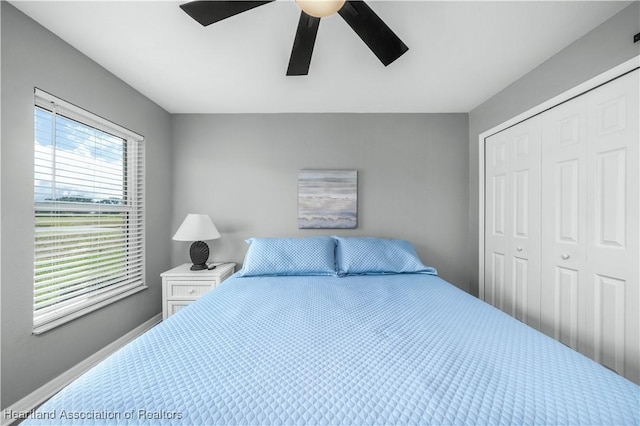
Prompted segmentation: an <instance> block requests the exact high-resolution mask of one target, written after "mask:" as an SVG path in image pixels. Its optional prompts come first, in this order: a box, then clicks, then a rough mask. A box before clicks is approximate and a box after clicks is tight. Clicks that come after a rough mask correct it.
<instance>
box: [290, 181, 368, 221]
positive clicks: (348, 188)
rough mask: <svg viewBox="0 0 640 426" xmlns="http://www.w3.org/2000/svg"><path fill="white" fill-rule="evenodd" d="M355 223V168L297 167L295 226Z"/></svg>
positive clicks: (356, 191) (356, 203)
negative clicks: (296, 215)
mask: <svg viewBox="0 0 640 426" xmlns="http://www.w3.org/2000/svg"><path fill="white" fill-rule="evenodd" d="M357 226H358V172H357V171H356V170H300V172H299V175H298V228H299V229H334V228H340V229H353V228H356V227H357Z"/></svg>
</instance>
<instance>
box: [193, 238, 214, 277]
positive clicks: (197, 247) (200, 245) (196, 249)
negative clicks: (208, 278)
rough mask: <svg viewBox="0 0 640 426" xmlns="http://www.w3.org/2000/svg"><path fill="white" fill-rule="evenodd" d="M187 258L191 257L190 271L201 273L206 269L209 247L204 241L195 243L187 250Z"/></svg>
mask: <svg viewBox="0 0 640 426" xmlns="http://www.w3.org/2000/svg"><path fill="white" fill-rule="evenodd" d="M189 256H191V262H192V263H193V265H191V270H192V271H202V270H204V269H207V260H208V259H209V246H208V245H207V243H205V242H204V241H196V242H194V243H193V244H191V247H190V248H189Z"/></svg>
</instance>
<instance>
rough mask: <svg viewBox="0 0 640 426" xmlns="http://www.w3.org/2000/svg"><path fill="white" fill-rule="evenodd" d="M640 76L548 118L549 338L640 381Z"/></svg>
mask: <svg viewBox="0 0 640 426" xmlns="http://www.w3.org/2000/svg"><path fill="white" fill-rule="evenodd" d="M638 81H639V72H638V71H637V70H636V71H634V72H633V73H630V74H627V75H626V76H623V77H620V78H618V79H616V80H614V81H612V82H610V83H608V84H606V85H603V86H600V87H598V88H596V89H594V90H592V91H591V92H588V93H587V94H585V95H583V96H580V97H578V98H575V99H573V100H571V101H569V102H567V103H565V104H563V105H560V106H559V107H556V108H554V109H552V110H550V111H548V112H546V113H544V114H542V144H543V147H542V188H543V191H542V270H541V283H540V287H541V292H542V296H541V302H542V305H541V308H542V309H541V314H542V324H541V329H542V331H543V332H545V333H546V334H548V335H550V336H552V337H554V338H556V339H558V340H560V341H561V342H563V343H565V344H566V345H568V346H570V347H572V348H574V349H576V350H578V351H580V352H581V353H583V354H585V355H587V356H589V357H590V358H593V359H594V360H596V361H598V362H600V363H602V364H604V365H605V366H607V367H609V368H611V369H612V370H615V371H616V372H618V373H619V374H621V375H624V376H626V377H628V378H630V379H631V380H633V381H635V382H636V383H637V382H638V381H639V379H640V375H639V364H640V316H639V315H638V310H639V308H640V291H639V281H640V267H639V266H638V265H639V263H640V250H639V247H638V244H639V240H640V228H639V222H640V212H639V206H638V200H639V198H640V176H639V174H638V169H639V168H640V151H639V149H638V144H639V137H640V132H639V126H640V124H639V120H638V115H639V111H638V92H639V87H638Z"/></svg>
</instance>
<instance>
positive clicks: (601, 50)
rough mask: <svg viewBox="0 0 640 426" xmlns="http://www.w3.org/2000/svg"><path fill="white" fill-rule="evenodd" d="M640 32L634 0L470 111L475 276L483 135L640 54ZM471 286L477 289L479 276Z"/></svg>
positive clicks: (471, 242) (639, 15)
mask: <svg viewBox="0 0 640 426" xmlns="http://www.w3.org/2000/svg"><path fill="white" fill-rule="evenodd" d="M638 32H640V3H639V2H635V3H633V4H632V5H630V6H628V7H627V8H625V9H624V10H623V11H622V12H620V13H619V14H617V15H616V16H614V17H612V18H611V19H609V20H608V21H606V22H605V23H603V24H602V25H600V26H599V27H597V28H595V29H594V30H593V31H591V32H590V33H588V34H587V35H585V36H584V37H582V38H580V39H579V40H577V41H576V42H574V43H573V44H571V45H569V46H568V47H567V48H565V49H563V50H562V51H560V52H559V53H558V54H556V55H555V56H553V57H551V58H550V59H549V60H547V61H546V62H544V63H542V64H541V65H540V66H538V67H537V68H535V69H534V70H533V71H531V72H530V73H528V74H526V75H525V76H524V77H522V78H520V79H519V80H517V81H516V82H515V83H513V84H511V85H510V86H508V87H507V88H505V89H504V90H502V91H501V92H499V93H498V94H496V95H495V96H493V97H492V98H491V99H489V100H487V101H486V102H484V103H483V104H481V105H480V106H478V107H477V108H475V109H474V110H473V111H471V112H470V113H469V197H470V198H469V207H470V215H469V231H470V233H469V238H470V239H469V248H470V254H469V259H470V260H471V261H472V262H473V263H474V265H475V267H474V275H475V276H477V265H478V255H479V249H478V244H479V239H478V232H479V224H478V220H479V219H478V205H479V203H478V196H479V192H478V183H479V178H478V161H479V159H478V158H479V157H478V156H479V146H480V145H479V143H478V137H479V135H480V134H481V133H483V132H485V131H487V130H489V129H491V128H493V127H495V126H497V125H499V124H501V123H504V122H505V121H507V120H508V119H510V118H513V117H515V116H517V115H519V114H521V113H523V112H525V111H527V110H529V109H531V108H533V107H535V106H536V105H539V104H541V103H543V102H544V101H546V100H548V99H551V98H553V97H555V96H557V95H559V94H561V93H563V92H565V91H567V90H569V89H571V88H573V87H575V86H577V85H579V84H581V83H583V82H585V81H587V80H589V79H591V78H593V77H595V76H597V75H598V74H601V73H603V72H605V71H607V70H609V69H611V68H613V67H615V66H616V65H619V64H621V63H623V62H625V61H627V60H629V59H631V58H633V57H635V56H637V55H639V54H640V43H635V44H634V43H633V35H634V34H637V33H638ZM470 287H471V292H472V293H473V294H476V295H477V294H478V281H477V279H474V280H473V282H472V283H471V285H470Z"/></svg>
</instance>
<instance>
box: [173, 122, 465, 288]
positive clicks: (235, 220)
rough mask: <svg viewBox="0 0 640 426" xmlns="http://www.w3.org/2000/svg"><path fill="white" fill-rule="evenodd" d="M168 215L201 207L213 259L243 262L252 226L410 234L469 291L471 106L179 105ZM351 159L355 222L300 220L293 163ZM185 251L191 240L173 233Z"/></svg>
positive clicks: (274, 232)
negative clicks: (372, 110) (275, 110)
mask: <svg viewBox="0 0 640 426" xmlns="http://www.w3.org/2000/svg"><path fill="white" fill-rule="evenodd" d="M172 118H173V123H172V130H173V133H172V139H173V141H174V145H173V149H174V150H173V155H172V158H173V170H174V179H173V188H174V191H173V192H174V203H173V209H174V210H173V216H172V217H173V223H172V231H173V232H175V230H176V229H177V228H178V226H179V225H180V223H181V222H182V220H183V218H184V216H185V215H186V214H187V213H190V212H191V213H207V214H209V215H210V216H211V218H212V219H213V221H214V223H215V224H216V226H217V227H218V229H219V231H220V233H221V234H222V238H221V239H219V240H214V241H211V242H210V247H211V252H212V256H211V258H212V259H213V260H232V261H235V262H238V263H241V262H242V260H243V258H244V254H245V252H246V244H245V243H244V240H245V239H246V238H249V237H252V236H306V235H332V234H339V235H367V236H380V237H390V238H402V239H407V240H410V241H412V242H413V243H414V244H415V246H416V248H417V249H418V253H419V255H420V256H421V258H422V259H423V261H424V262H425V263H427V264H430V265H433V266H435V267H437V268H438V271H439V272H440V275H441V276H442V277H443V278H445V279H447V280H449V281H450V282H452V283H454V284H456V285H457V286H459V287H461V288H463V289H465V290H468V287H467V284H468V282H469V276H468V271H469V268H467V264H468V262H467V259H466V253H467V252H468V251H467V247H466V244H467V229H466V228H467V222H468V217H467V214H468V206H467V202H468V169H469V167H468V158H467V156H468V154H467V151H468V147H467V143H468V132H467V129H468V125H467V114H271V115H263V114H239V115H231V114H228V115H191V114H186V115H174V116H173V117H172ZM305 168H311V169H313V168H315V169H322V168H325V169H356V170H357V171H358V187H359V190H358V228H357V229H355V230H298V229H297V213H298V204H297V200H298V186H297V185H298V171H299V170H300V169H305ZM172 260H173V264H174V265H177V264H180V263H184V262H186V261H188V243H180V242H173V243H172Z"/></svg>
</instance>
